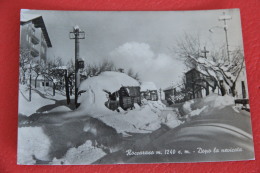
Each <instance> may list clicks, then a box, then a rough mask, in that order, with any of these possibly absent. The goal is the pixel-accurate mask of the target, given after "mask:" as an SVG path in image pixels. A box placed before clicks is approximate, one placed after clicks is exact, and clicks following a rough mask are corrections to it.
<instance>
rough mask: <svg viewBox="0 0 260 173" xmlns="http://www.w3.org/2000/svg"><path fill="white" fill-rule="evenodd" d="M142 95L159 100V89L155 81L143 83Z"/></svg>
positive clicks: (147, 98)
mask: <svg viewBox="0 0 260 173" xmlns="http://www.w3.org/2000/svg"><path fill="white" fill-rule="evenodd" d="M141 95H142V97H143V98H145V99H146V100H152V101H157V100H158V91H157V87H156V86H155V84H154V83H153V82H143V83H142V84H141Z"/></svg>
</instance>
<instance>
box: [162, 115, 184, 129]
mask: <svg viewBox="0 0 260 173" xmlns="http://www.w3.org/2000/svg"><path fill="white" fill-rule="evenodd" d="M164 124H165V125H167V126H168V127H170V128H174V127H177V126H179V125H181V124H182V122H181V121H180V120H179V119H178V116H177V115H176V114H173V113H171V114H170V113H169V114H167V116H166V118H165V119H164Z"/></svg>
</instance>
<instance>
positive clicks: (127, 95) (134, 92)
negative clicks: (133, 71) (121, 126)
mask: <svg viewBox="0 0 260 173" xmlns="http://www.w3.org/2000/svg"><path fill="white" fill-rule="evenodd" d="M103 91H104V92H106V93H107V94H108V101H107V102H105V106H106V107H107V108H108V109H111V110H118V108H119V107H121V108H122V109H123V110H127V109H129V108H130V109H133V108H134V104H135V103H137V104H138V105H141V92H140V87H139V86H122V87H121V88H120V89H119V90H118V91H116V92H113V93H111V92H109V91H107V90H103Z"/></svg>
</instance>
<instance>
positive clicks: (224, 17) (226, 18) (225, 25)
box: [209, 12, 232, 62]
mask: <svg viewBox="0 0 260 173" xmlns="http://www.w3.org/2000/svg"><path fill="white" fill-rule="evenodd" d="M231 19H232V17H231V16H229V15H226V14H225V12H223V15H222V16H219V18H218V20H219V21H224V26H213V27H212V28H210V29H209V32H211V33H213V29H214V28H221V29H224V31H225V37H226V45H227V56H228V62H230V56H229V44H228V35H227V29H228V26H227V23H226V21H227V20H231Z"/></svg>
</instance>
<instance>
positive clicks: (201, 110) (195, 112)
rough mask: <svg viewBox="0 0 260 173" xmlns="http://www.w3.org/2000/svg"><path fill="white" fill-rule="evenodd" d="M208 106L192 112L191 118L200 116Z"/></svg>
mask: <svg viewBox="0 0 260 173" xmlns="http://www.w3.org/2000/svg"><path fill="white" fill-rule="evenodd" d="M207 107H208V106H203V107H202V108H201V109H195V110H193V111H191V112H190V113H189V116H191V117H193V116H197V115H200V114H201V112H203V111H204V110H205V109H206V108H207Z"/></svg>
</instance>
